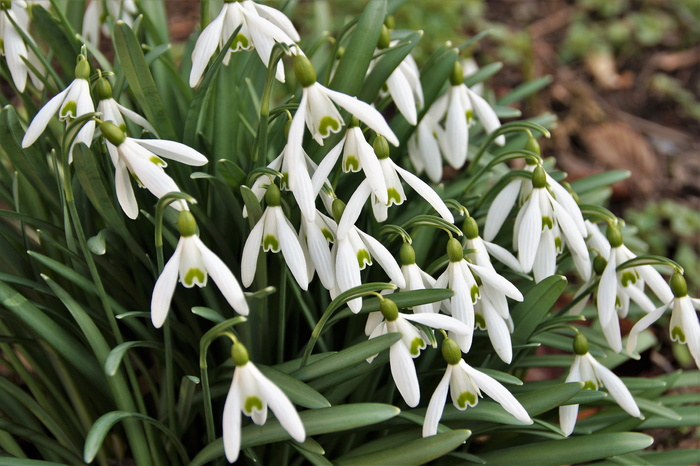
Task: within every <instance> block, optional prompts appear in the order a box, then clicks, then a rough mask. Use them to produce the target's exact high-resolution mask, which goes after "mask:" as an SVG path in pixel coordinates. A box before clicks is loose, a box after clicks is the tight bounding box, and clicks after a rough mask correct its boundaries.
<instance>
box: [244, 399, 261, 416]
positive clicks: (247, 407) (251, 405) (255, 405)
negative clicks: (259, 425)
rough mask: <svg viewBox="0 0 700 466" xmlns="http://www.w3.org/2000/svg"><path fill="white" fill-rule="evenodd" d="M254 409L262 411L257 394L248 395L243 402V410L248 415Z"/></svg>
mask: <svg viewBox="0 0 700 466" xmlns="http://www.w3.org/2000/svg"><path fill="white" fill-rule="evenodd" d="M254 409H257V410H258V411H262V409H263V403H262V400H261V399H260V398H258V397H257V396H249V397H248V398H246V399H245V403H243V411H245V413H246V414H247V415H249V416H250V415H251V414H252V413H253V410H254Z"/></svg>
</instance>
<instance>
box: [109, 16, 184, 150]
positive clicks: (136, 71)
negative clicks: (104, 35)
mask: <svg viewBox="0 0 700 466" xmlns="http://www.w3.org/2000/svg"><path fill="white" fill-rule="evenodd" d="M113 35H114V36H113V37H114V49H115V51H116V52H117V57H118V58H119V63H120V64H121V66H122V69H123V70H124V74H125V76H126V80H127V81H128V82H129V86H130V87H131V91H132V92H133V93H134V97H135V100H136V101H137V102H139V103H140V105H141V108H142V109H143V113H144V114H145V116H146V119H147V120H148V121H149V122H151V124H153V127H154V128H155V129H156V131H158V135H159V136H160V137H161V138H163V139H170V140H173V141H174V140H176V135H175V130H174V129H173V127H172V124H171V122H170V118H169V117H168V113H167V112H166V111H165V107H163V102H162V101H161V99H160V94H159V93H158V88H157V87H156V84H155V82H154V81H153V76H152V75H151V70H150V69H149V68H148V64H147V63H146V58H145V57H144V55H143V50H142V48H141V44H140V43H139V40H138V39H137V38H136V34H134V31H133V30H132V29H131V27H130V26H129V25H128V24H126V23H125V22H123V21H117V23H116V24H115V25H114V32H113Z"/></svg>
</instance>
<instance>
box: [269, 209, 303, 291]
mask: <svg viewBox="0 0 700 466" xmlns="http://www.w3.org/2000/svg"><path fill="white" fill-rule="evenodd" d="M274 214H275V217H276V218H277V232H278V235H277V236H278V239H279V241H280V248H281V249H282V255H283V256H284V261H285V262H286V263H287V267H289V270H290V271H291V272H292V275H293V276H294V278H295V280H296V281H297V283H298V284H299V286H300V287H301V289H302V290H306V289H308V287H309V277H308V275H307V274H306V258H305V257H304V251H303V250H302V249H301V245H300V244H299V240H298V238H297V236H296V234H295V233H294V229H293V228H292V225H291V224H290V223H289V220H287V218H286V217H285V216H284V213H283V212H282V208H281V207H276V208H274Z"/></svg>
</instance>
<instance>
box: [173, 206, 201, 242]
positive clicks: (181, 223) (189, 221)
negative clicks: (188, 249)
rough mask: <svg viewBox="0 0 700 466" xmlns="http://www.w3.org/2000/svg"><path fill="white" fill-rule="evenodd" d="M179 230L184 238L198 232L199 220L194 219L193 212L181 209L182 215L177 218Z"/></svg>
mask: <svg viewBox="0 0 700 466" xmlns="http://www.w3.org/2000/svg"><path fill="white" fill-rule="evenodd" d="M177 230H178V231H179V232H180V236H182V237H184V238H187V237H189V236H192V235H194V234H195V233H197V221H196V220H195V219H194V215H192V212H190V211H189V210H182V211H180V215H179V216H178V218H177Z"/></svg>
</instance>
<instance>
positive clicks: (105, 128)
mask: <svg viewBox="0 0 700 466" xmlns="http://www.w3.org/2000/svg"><path fill="white" fill-rule="evenodd" d="M100 132H101V133H102V136H104V138H105V139H106V140H108V141H109V142H110V143H111V144H113V145H115V146H120V145H121V144H122V143H123V142H124V141H126V134H124V131H122V130H121V129H119V127H118V126H117V125H115V124H114V123H112V122H111V121H103V122H102V123H100Z"/></svg>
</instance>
